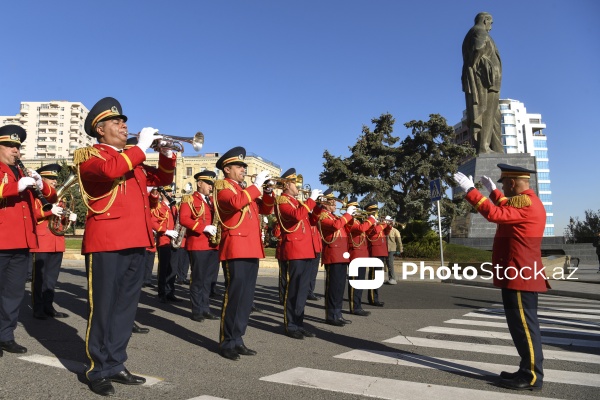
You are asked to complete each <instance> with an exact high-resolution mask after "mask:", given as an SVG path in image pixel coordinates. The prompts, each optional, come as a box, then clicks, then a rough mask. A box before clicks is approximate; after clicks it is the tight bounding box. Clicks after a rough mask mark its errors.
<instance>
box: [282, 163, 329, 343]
mask: <svg viewBox="0 0 600 400" xmlns="http://www.w3.org/2000/svg"><path fill="white" fill-rule="evenodd" d="M281 178H283V179H286V180H287V181H286V182H285V183H283V193H282V194H281V196H279V197H278V198H277V205H276V207H275V211H276V217H277V221H278V222H279V225H280V227H281V250H280V252H281V253H280V255H281V259H282V260H283V261H284V262H287V274H286V275H287V276H286V278H287V279H286V281H287V282H286V290H285V299H284V310H283V324H284V327H285V333H286V334H287V335H288V336H289V337H291V338H294V339H304V338H305V337H314V336H315V334H314V333H312V332H310V331H308V330H306V329H304V323H303V321H304V307H305V306H306V299H307V297H308V288H309V285H310V278H311V265H312V264H311V263H312V262H313V260H314V258H315V246H314V243H313V237H312V231H311V227H310V221H309V213H311V212H312V210H313V208H314V207H315V205H316V204H317V203H316V202H315V200H316V199H317V197H319V196H320V194H321V191H320V190H318V189H314V190H313V191H312V193H311V195H310V198H309V199H308V200H307V201H306V202H305V203H302V202H300V201H298V200H297V199H296V196H298V193H299V192H298V187H297V186H296V170H295V169H294V168H290V169H289V170H287V171H286V172H284V173H283V174H282V175H281Z"/></svg>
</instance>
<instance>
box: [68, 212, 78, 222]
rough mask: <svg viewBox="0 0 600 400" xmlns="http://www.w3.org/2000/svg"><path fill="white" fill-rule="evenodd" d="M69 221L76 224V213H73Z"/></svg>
mask: <svg viewBox="0 0 600 400" xmlns="http://www.w3.org/2000/svg"><path fill="white" fill-rule="evenodd" d="M69 221H71V222H75V221H77V214H75V213H71V214H70V215H69Z"/></svg>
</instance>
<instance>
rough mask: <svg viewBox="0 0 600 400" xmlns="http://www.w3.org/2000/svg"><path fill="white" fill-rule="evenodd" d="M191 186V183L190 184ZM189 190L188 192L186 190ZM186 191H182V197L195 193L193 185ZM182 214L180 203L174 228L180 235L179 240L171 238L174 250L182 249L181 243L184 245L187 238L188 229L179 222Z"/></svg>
mask: <svg viewBox="0 0 600 400" xmlns="http://www.w3.org/2000/svg"><path fill="white" fill-rule="evenodd" d="M188 185H189V183H188ZM186 189H187V190H186ZM186 189H183V190H182V191H181V193H182V195H183V196H185V195H189V194H192V193H193V190H192V188H191V185H190V186H189V188H188V187H186ZM180 213H181V203H179V208H178V212H177V218H176V219H175V226H174V227H173V230H174V231H175V232H177V233H178V235H177V238H171V246H172V247H173V248H174V249H179V248H180V247H181V243H183V238H184V237H185V233H186V231H187V228H186V227H185V226H183V225H181V223H180V222H179V214H180Z"/></svg>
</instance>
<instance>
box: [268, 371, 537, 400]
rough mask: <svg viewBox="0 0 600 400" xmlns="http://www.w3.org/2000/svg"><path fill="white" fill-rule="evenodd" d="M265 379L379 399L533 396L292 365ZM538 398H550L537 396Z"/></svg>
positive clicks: (511, 398)
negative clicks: (294, 366) (291, 367)
mask: <svg viewBox="0 0 600 400" xmlns="http://www.w3.org/2000/svg"><path fill="white" fill-rule="evenodd" d="M260 380H262V381H268V382H276V383H283V384H287V385H294V386H302V387H308V388H313V389H321V390H329V391H333V392H339V393H348V394H355V395H361V396H367V397H376V398H379V399H389V400H400V399H412V400H421V399H423V400H425V399H426V400H431V399H444V400H481V399H486V400H519V399H522V400H530V399H531V396H527V395H520V394H512V393H500V392H498V393H497V392H489V391H485V390H476V389H465V388H458V387H452V386H443V385H431V384H427V383H420V382H410V381H402V380H397V379H387V378H378V377H374V376H366V375H356V374H347V373H343V372H334V371H326V370H320V369H311V368H293V369H290V370H288V371H284V372H280V373H278V374H274V375H269V376H265V377H262V378H260ZM536 399H548V398H547V397H536Z"/></svg>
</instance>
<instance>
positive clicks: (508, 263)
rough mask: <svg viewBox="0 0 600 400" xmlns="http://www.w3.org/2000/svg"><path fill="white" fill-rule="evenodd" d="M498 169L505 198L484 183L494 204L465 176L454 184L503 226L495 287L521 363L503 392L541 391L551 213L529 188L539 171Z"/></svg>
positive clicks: (505, 379)
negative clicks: (545, 245)
mask: <svg viewBox="0 0 600 400" xmlns="http://www.w3.org/2000/svg"><path fill="white" fill-rule="evenodd" d="M498 168H500V170H501V171H502V172H501V175H500V180H498V182H501V183H502V192H501V191H500V190H498V189H496V185H495V184H494V183H493V181H492V180H491V179H490V178H488V177H486V176H483V177H482V178H481V182H482V183H483V185H484V186H485V187H486V188H487V189H488V191H490V197H489V198H487V197H485V196H483V195H482V194H481V193H480V192H479V191H478V190H477V189H475V186H474V184H473V181H472V180H471V178H469V177H467V176H465V175H464V174H462V173H460V172H458V173H456V174H455V175H454V180H455V181H456V182H457V183H458V185H459V186H460V188H461V189H462V190H464V191H465V192H466V196H465V199H466V200H467V201H468V202H469V203H471V205H473V206H474V207H475V208H476V209H477V211H478V212H479V213H480V214H481V215H483V216H484V217H485V218H486V219H487V220H488V221H490V222H494V223H496V224H497V225H498V228H497V230H496V235H495V237H494V246H493V250H492V264H493V267H494V286H497V287H499V288H501V289H502V303H503V305H504V313H505V315H506V322H507V324H508V329H509V331H510V334H511V337H512V339H513V342H514V344H515V347H516V348H517V351H518V353H519V356H520V357H521V363H520V365H519V370H518V371H516V372H514V373H511V372H502V373H501V374H500V377H501V378H502V379H501V380H500V386H503V387H506V388H509V389H515V390H539V389H541V388H542V385H543V379H544V373H543V368H542V361H543V359H544V357H543V354H542V341H541V332H540V324H539V321H538V316H537V307H538V293H539V292H546V291H547V288H548V287H549V285H548V284H547V280H546V276H545V274H544V273H543V265H542V258H541V244H542V236H543V235H544V228H545V225H546V210H545V209H544V206H543V204H542V202H541V201H540V199H539V198H538V197H537V196H536V194H535V192H534V191H533V190H532V189H531V188H530V187H529V179H530V174H532V173H535V171H532V170H528V169H525V168H522V167H518V166H513V165H507V164H498ZM536 271H538V272H539V271H541V274H536Z"/></svg>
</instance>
